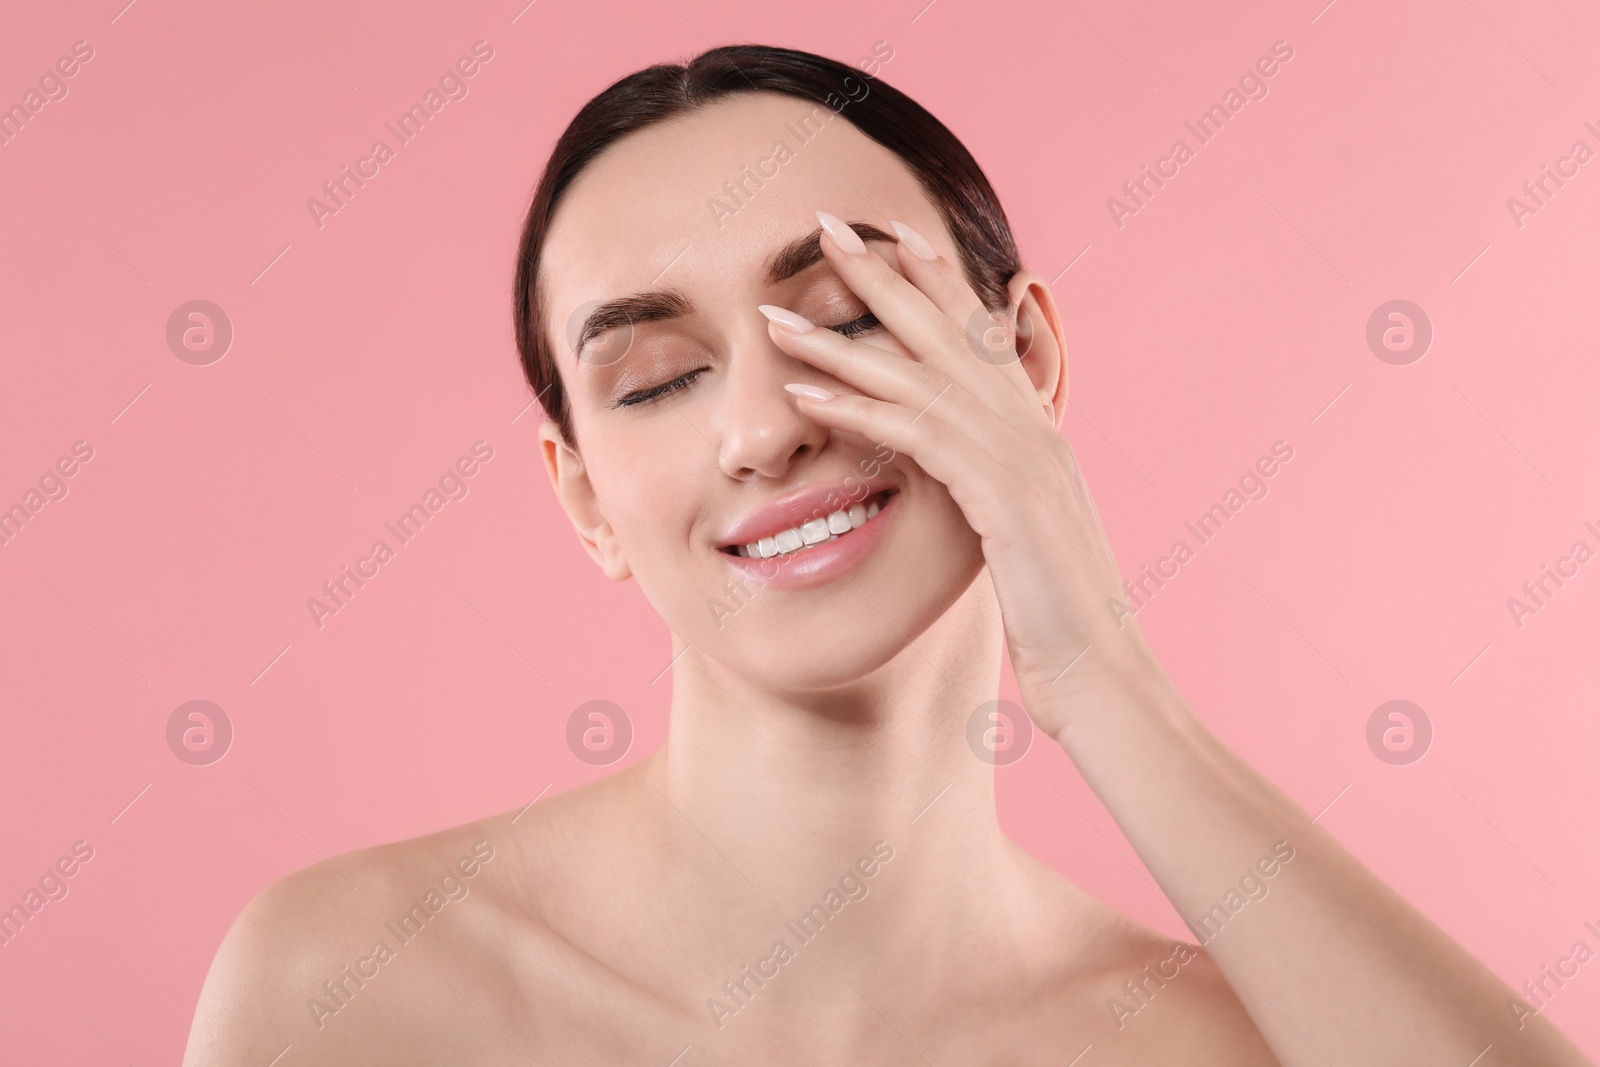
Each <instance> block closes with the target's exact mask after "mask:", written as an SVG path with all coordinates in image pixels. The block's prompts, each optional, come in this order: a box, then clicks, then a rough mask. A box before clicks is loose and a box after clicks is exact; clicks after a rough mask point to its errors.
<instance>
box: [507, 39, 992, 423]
mask: <svg viewBox="0 0 1600 1067" xmlns="http://www.w3.org/2000/svg"><path fill="white" fill-rule="evenodd" d="M892 54H893V53H892V52H891V56H892ZM869 83H870V84H869ZM763 91H764V92H775V93H785V94H787V95H789V96H795V97H799V98H800V99H802V100H809V101H812V102H813V103H817V104H823V105H826V106H827V107H828V108H830V109H831V110H832V111H834V112H835V113H838V114H841V115H843V116H844V117H846V118H848V119H849V120H850V122H851V124H852V125H854V126H855V127H856V128H857V129H859V130H860V131H861V132H862V133H864V134H866V135H867V136H868V137H870V138H872V139H873V140H874V141H876V142H878V143H879V144H881V145H883V146H884V147H885V148H887V149H888V150H889V151H891V152H893V153H894V154H895V155H897V156H899V157H900V158H901V159H902V160H903V161H904V162H905V164H906V166H907V167H909V168H910V170H911V172H912V173H913V174H915V175H916V176H917V179H918V180H919V181H920V182H921V183H922V187H923V189H924V190H926V192H927V194H928V197H929V198H930V199H931V200H932V201H933V202H934V204H935V205H937V206H938V208H939V210H940V212H941V213H942V214H943V215H944V220H945V225H947V226H948V227H949V229H950V233H951V234H952V236H953V237H954V238H955V243H956V248H957V250H958V252H959V254H960V256H961V263H962V267H963V269H964V270H965V271H966V274H967V280H968V281H969V282H970V283H971V285H972V287H973V289H974V290H975V291H976V292H977V294H978V297H979V298H980V299H981V300H982V301H983V302H984V304H985V305H986V306H987V307H988V308H989V309H990V310H991V311H998V310H1000V309H1002V308H1004V307H1005V306H1006V303H1007V294H1006V283H1007V282H1009V281H1010V280H1011V277H1012V275H1014V274H1015V273H1016V272H1017V271H1018V270H1019V269H1021V262H1020V260H1019V257H1018V255H1017V246H1016V242H1015V241H1014V240H1013V239H1012V236H1011V227H1010V225H1009V224H1008V223H1007V222H1006V216H1005V212H1004V211H1003V210H1002V209H1001V207H1000V200H999V198H998V197H996V196H995V193H994V189H993V188H992V187H991V186H990V185H989V180H988V179H987V178H986V177H984V174H983V171H982V170H981V169H980V168H979V167H978V164H977V161H976V160H974V159H973V158H972V153H970V152H968V151H967V150H966V148H965V147H964V146H963V145H962V144H961V142H960V141H959V140H957V139H956V136H955V134H953V133H951V132H950V131H949V129H947V128H946V127H945V125H944V124H943V123H942V122H940V121H939V120H938V119H936V118H934V117H933V115H931V114H929V113H928V111H927V110H926V109H925V108H923V107H922V106H921V105H920V104H918V103H917V102H916V101H915V100H912V99H911V98H910V97H909V96H907V95H906V94H904V93H902V92H900V91H899V90H898V89H895V88H894V87H893V86H890V85H888V84H887V83H885V82H883V81H881V80H879V79H877V78H874V77H872V76H871V75H868V74H866V73H864V72H863V71H861V70H857V69H856V68H854V67H850V66H846V65H845V64H843V63H839V62H837V61H835V60H832V59H826V58H824V57H822V56H818V55H813V54H811V53H810V52H799V51H795V50H793V49H788V48H773V47H769V46H767V45H758V44H743V45H731V46H729V47H727V48H712V49H710V50H709V51H706V52H702V53H701V54H700V55H698V56H695V57H694V58H693V59H691V60H690V61H689V62H688V64H687V65H678V64H670V63H660V64H656V65H655V66H651V67H647V68H645V69H644V70H641V71H638V72H636V73H634V74H630V75H628V76H627V77H625V78H623V79H621V80H620V81H617V82H615V83H613V84H612V85H611V86H610V87H609V88H607V89H606V90H605V91H603V92H601V93H600V94H599V95H598V96H596V97H594V99H592V100H590V101H589V102H588V103H587V104H585V105H583V108H582V109H581V110H580V111H579V112H578V114H577V115H576V116H574V118H573V119H572V121H571V122H570V123H568V125H567V128H566V130H565V131H564V132H563V133H562V134H561V139H560V140H558V141H557V142H556V145H555V148H554V149H553V150H552V151H551V153H550V160H549V162H548V163H546V164H545V169H544V174H543V175H542V176H541V177H540V179H539V185H538V188H537V189H536V190H535V191H534V194H533V203H532V204H531V205H530V206H529V208H528V217H527V219H526V221H525V222H524V223H523V226H522V238H521V242H520V244H519V247H518V249H517V278H516V283H515V288H514V290H513V292H514V297H513V299H514V303H515V309H514V314H515V316H516V323H515V328H516V338H517V351H518V352H519V353H520V354H521V356H522V369H523V373H524V374H525V375H526V376H527V379H528V385H529V386H530V387H531V388H532V389H533V392H534V395H535V396H536V397H537V398H538V399H539V400H540V402H541V403H542V404H543V405H544V410H545V412H546V413H547V414H548V415H549V416H550V418H552V419H554V420H555V422H556V424H557V425H558V426H560V428H561V434H562V437H563V438H565V440H566V441H567V442H568V443H569V444H574V445H576V438H575V436H574V435H573V426H572V409H571V405H570V404H569V403H568V400H567V394H566V391H565V389H564V388H563V386H562V383H561V376H560V373H559V372H558V370H557V367H556V360H555V357H554V353H553V352H552V351H551V348H550V342H549V338H548V336H547V334H546V331H545V329H544V316H545V308H544V300H543V296H542V294H541V292H540V286H539V284H538V282H539V262H540V258H541V255H542V253H543V248H544V242H545V238H546V236H547V235H548V234H549V232H550V221H551V218H552V217H553V216H554V214H555V210H556V206H557V204H558V203H559V202H560V200H561V195H562V193H564V192H565V191H566V189H567V187H568V186H569V185H571V184H572V182H573V180H574V179H575V178H576V177H577V176H578V175H579V174H580V173H581V172H582V171H583V168H584V167H586V166H588V164H589V163H590V162H591V161H592V160H593V159H594V158H595V157H596V156H598V155H599V154H600V153H601V152H602V151H604V150H605V149H606V148H607V147H608V146H609V145H611V144H612V143H614V142H616V141H617V140H619V139H620V138H622V137H625V136H627V135H628V134H630V133H633V132H634V131H636V130H641V129H644V128H645V127H647V126H651V125H654V124H655V123H658V122H662V121H664V120H666V119H669V118H672V117H674V116H677V115H681V114H684V113H685V112H689V111H694V110H696V109H699V108H702V107H705V106H706V105H707V104H710V103H713V102H715V101H718V100H723V99H725V98H727V97H730V96H734V95H736V94H739V93H749V92H763Z"/></svg>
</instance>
